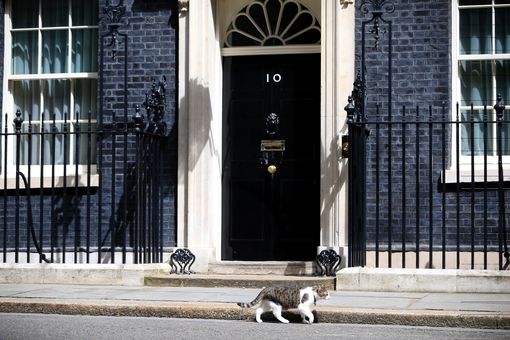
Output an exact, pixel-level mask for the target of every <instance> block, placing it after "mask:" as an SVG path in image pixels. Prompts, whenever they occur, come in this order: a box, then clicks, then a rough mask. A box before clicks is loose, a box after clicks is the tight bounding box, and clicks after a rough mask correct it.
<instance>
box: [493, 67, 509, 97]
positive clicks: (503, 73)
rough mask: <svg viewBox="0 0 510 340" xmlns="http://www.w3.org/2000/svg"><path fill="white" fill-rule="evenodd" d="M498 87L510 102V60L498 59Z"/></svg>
mask: <svg viewBox="0 0 510 340" xmlns="http://www.w3.org/2000/svg"><path fill="white" fill-rule="evenodd" d="M496 89H497V93H500V94H501V95H502V96H503V100H504V101H505V102H506V103H510V60H496Z"/></svg>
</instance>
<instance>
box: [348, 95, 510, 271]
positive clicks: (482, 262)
mask: <svg viewBox="0 0 510 340" xmlns="http://www.w3.org/2000/svg"><path fill="white" fill-rule="evenodd" d="M353 94H355V93H353ZM346 110H347V111H348V117H349V118H348V125H349V142H350V145H349V157H350V159H349V172H350V173H349V182H350V187H349V189H350V194H349V228H350V229H349V234H350V248H351V249H352V253H351V254H350V258H351V261H350V264H349V265H351V266H354V265H365V264H367V259H366V256H368V254H370V256H371V263H372V264H373V265H375V266H376V267H386V266H387V267H403V268H406V267H413V268H414V267H419V268H423V267H427V268H433V267H435V268H471V269H475V268H480V269H487V268H494V267H497V268H499V269H506V268H507V267H508V263H509V257H510V255H509V252H508V238H507V225H506V221H507V220H508V216H507V213H508V208H507V207H508V204H509V202H510V201H509V197H508V193H507V189H508V187H509V185H510V177H509V176H508V175H506V173H508V171H506V167H507V166H508V167H510V161H508V160H506V159H507V157H509V156H510V148H509V147H508V146H509V145H510V144H509V142H510V121H509V120H508V118H507V119H505V117H504V110H505V106H504V104H503V101H502V98H501V97H500V96H499V97H498V102H497V104H496V105H495V106H494V107H487V106H485V107H484V108H483V110H475V109H473V107H471V108H470V109H468V110H462V112H461V110H460V109H459V107H458V106H457V108H456V112H454V115H453V117H451V116H450V113H449V110H447V108H446V106H443V107H439V108H433V107H431V106H429V107H428V108H427V109H425V110H424V109H421V108H419V107H415V108H411V109H409V108H406V107H402V108H401V110H399V111H398V112H394V114H393V115H392V117H391V119H390V118H388V117H387V116H386V115H384V116H381V115H380V114H379V107H375V110H373V111H372V112H373V113H374V114H373V117H374V118H373V119H367V118H366V117H364V116H363V115H362V114H361V113H360V112H359V111H356V110H355V105H352V100H351V104H350V105H348V106H347V107H346ZM368 131H370V134H368ZM368 135H369V136H368ZM367 136H368V137H367ZM505 164H506V165H505Z"/></svg>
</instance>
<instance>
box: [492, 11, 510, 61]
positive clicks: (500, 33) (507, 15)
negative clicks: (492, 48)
mask: <svg viewBox="0 0 510 340" xmlns="http://www.w3.org/2000/svg"><path fill="white" fill-rule="evenodd" d="M495 28H496V53H510V7H505V8H496V22H495Z"/></svg>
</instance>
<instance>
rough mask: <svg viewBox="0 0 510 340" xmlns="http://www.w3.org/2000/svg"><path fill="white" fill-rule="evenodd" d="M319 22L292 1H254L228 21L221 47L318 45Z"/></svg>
mask: <svg viewBox="0 0 510 340" xmlns="http://www.w3.org/2000/svg"><path fill="white" fill-rule="evenodd" d="M320 41H321V30H320V24H319V21H318V20H317V18H316V17H315V16H314V15H313V14H312V12H311V11H310V10H309V9H308V8H307V7H305V6H304V5H303V4H301V3H300V2H299V1H296V0H254V1H253V2H252V3H250V4H249V5H247V6H245V7H244V8H243V9H242V10H241V11H239V13H237V15H236V16H235V18H234V20H233V21H232V22H231V23H230V25H229V27H228V29H227V32H226V37H225V43H224V46H225V47H244V46H287V45H318V44H320Z"/></svg>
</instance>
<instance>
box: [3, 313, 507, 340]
mask: <svg viewBox="0 0 510 340" xmlns="http://www.w3.org/2000/svg"><path fill="white" fill-rule="evenodd" d="M0 339H1V340H18V339H23V340H25V339H38V340H42V339H52V340H59V339H87V340H91V339H94V340H95V339H108V340H114V339H122V340H127V339H142V340H144V339H186V340H190V339H229V340H235V339H257V340H258V339H292V340H297V339H307V340H315V339H356V340H361V339H370V340H372V339H384V340H391V339H402V340H404V339H405V340H409V339H413V340H415V339H430V340H437V339H448V340H453V339H466V340H468V339H485V340H498V339H505V340H507V339H510V331H509V330H485V329H465V328H431V327H408V326H381V325H352V324H325V323H324V324H313V325H305V324H300V323H291V324H280V323H268V322H266V323H263V324H257V323H256V322H249V321H224V320H199V319H171V318H143V317H105V316H82V315H75V316H69V315H52V314H0Z"/></svg>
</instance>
